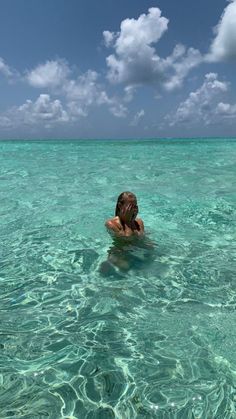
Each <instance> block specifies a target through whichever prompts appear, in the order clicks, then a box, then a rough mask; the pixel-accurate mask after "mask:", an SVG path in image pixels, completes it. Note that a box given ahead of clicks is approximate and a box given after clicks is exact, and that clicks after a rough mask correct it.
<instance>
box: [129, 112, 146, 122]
mask: <svg viewBox="0 0 236 419" xmlns="http://www.w3.org/2000/svg"><path fill="white" fill-rule="evenodd" d="M144 115H145V112H144V110H143V109H141V110H140V111H138V112H137V113H136V114H135V115H134V118H133V120H132V121H131V122H130V125H132V126H136V125H138V123H139V121H140V119H141V118H143V117H144Z"/></svg>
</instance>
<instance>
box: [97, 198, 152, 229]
mask: <svg viewBox="0 0 236 419" xmlns="http://www.w3.org/2000/svg"><path fill="white" fill-rule="evenodd" d="M137 215H138V205H137V198H136V196H135V195H134V194H133V193H132V192H122V193H121V194H120V195H119V196H118V199H117V204H116V211H115V217H113V218H111V219H109V220H107V221H106V223H105V226H106V227H107V229H108V231H109V232H111V233H113V234H114V235H115V236H118V237H121V236H123V237H130V236H134V235H136V236H141V235H143V234H144V225H143V221H142V220H141V218H137V219H136V217H137Z"/></svg>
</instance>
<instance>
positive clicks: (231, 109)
mask: <svg viewBox="0 0 236 419" xmlns="http://www.w3.org/2000/svg"><path fill="white" fill-rule="evenodd" d="M216 114H217V115H219V116H220V117H221V118H222V119H225V120H230V119H235V118H236V104H234V105H231V104H229V103H224V102H220V103H218V105H217V107H216Z"/></svg>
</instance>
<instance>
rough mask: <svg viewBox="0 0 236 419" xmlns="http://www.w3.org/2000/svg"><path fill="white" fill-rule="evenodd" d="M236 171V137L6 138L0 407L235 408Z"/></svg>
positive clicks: (166, 413) (43, 411) (193, 414)
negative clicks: (112, 258)
mask: <svg viewBox="0 0 236 419" xmlns="http://www.w3.org/2000/svg"><path fill="white" fill-rule="evenodd" d="M235 179H236V140H227V139H224V140H212V139H211V140H162V141H155V140H150V141H138V140H137V141H120V142H119V141H79V142H75V141H67V142H53V141H49V142H40V141H39V142H27V141H25V142H17V141H15V142H1V143H0V203H1V205H0V237H1V246H0V295H1V298H0V315H1V317H0V319H1V321H0V418H4V419H5V418H25V419H26V418H27V419H31V418H52V419H57V418H68V419H69V418H82V419H83V418H88V419H92V418H99V419H100V418H101V419H103V418H105V419H108V418H121V419H126V418H132V419H133V418H164V419H166V418H177V419H185V418H186V419H187V418H191V419H192V418H195V419H197V418H203V419H206V418H209V419H213V418H219V419H222V418H235V417H236V327H235V324H236V311H235V308H236V288H235V272H236V241H235V239H236V209H235V204H236V186H235ZM125 190H131V191H132V192H134V193H135V194H136V195H137V198H138V204H139V209H140V214H139V215H140V216H141V217H142V219H143V221H144V224H145V228H146V232H147V237H146V238H145V240H143V241H142V240H139V241H135V242H133V243H132V242H131V243H130V242H128V243H127V242H124V243H123V242H122V243H118V244H117V243H116V242H113V241H112V237H110V235H109V234H108V233H107V231H106V229H105V227H104V221H105V220H106V219H107V218H109V217H112V216H113V214H114V208H115V204H116V199H117V196H118V194H119V193H120V192H122V191H125ZM150 244H151V246H149V245H150ZM112 252H113V253H115V254H116V255H117V254H118V265H117V264H112V263H111V262H107V259H108V255H109V253H112ZM117 252H118V253H117ZM119 257H120V259H119ZM119 260H120V261H121V264H120V267H119ZM124 261H125V267H124V266H123V265H122V263H123V262H124ZM104 267H105V268H104Z"/></svg>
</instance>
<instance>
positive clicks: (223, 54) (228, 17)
mask: <svg viewBox="0 0 236 419" xmlns="http://www.w3.org/2000/svg"><path fill="white" fill-rule="evenodd" d="M215 32H216V36H215V38H214V40H213V42H212V45H211V47H210V52H209V54H207V55H206V57H205V59H206V61H210V62H217V61H224V60H227V59H230V58H236V1H235V0H233V1H231V2H230V4H228V6H227V7H226V8H225V9H224V12H223V14H222V16H221V19H220V22H219V23H218V25H217V27H216V28H215Z"/></svg>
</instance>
